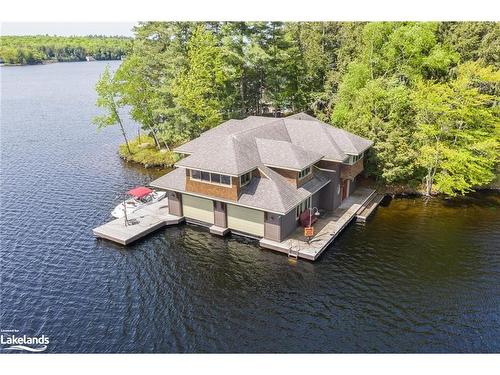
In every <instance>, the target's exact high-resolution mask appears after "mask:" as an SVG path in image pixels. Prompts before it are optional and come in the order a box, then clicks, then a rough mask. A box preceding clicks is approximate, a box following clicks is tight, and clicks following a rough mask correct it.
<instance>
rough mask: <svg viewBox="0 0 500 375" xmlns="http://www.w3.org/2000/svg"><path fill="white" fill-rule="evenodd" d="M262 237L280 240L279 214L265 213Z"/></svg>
mask: <svg viewBox="0 0 500 375" xmlns="http://www.w3.org/2000/svg"><path fill="white" fill-rule="evenodd" d="M264 238H267V239H268V240H273V241H278V242H281V215H278V214H274V213H271V212H266V213H265V216H264Z"/></svg>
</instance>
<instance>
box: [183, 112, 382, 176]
mask: <svg viewBox="0 0 500 375" xmlns="http://www.w3.org/2000/svg"><path fill="white" fill-rule="evenodd" d="M272 141H275V142H272ZM372 144H373V142H371V141H369V140H367V139H364V138H361V137H359V136H357V135H354V134H352V133H349V132H347V131H345V130H342V129H339V128H335V127H333V126H331V125H328V124H325V123H323V122H321V121H318V120H316V119H315V118H314V117H312V116H309V115H307V114H305V113H298V114H296V115H293V116H289V117H286V118H273V117H259V116H250V117H247V118H245V119H243V120H229V121H226V122H224V123H222V124H221V125H219V126H217V127H215V128H213V129H210V130H208V131H206V132H205V133H203V134H202V135H201V136H200V137H198V138H196V139H194V140H192V141H190V142H188V143H186V144H184V145H182V146H179V147H178V148H176V149H175V151H177V152H181V153H188V154H191V155H190V156H188V157H186V158H184V159H182V160H180V161H179V162H178V163H177V164H176V165H177V166H179V167H187V168H196V169H204V170H207V171H213V172H220V173H226V174H230V175H240V174H242V173H245V172H247V171H248V170H250V169H252V168H255V167H256V166H257V165H259V164H261V163H263V164H265V165H272V166H275V167H283V168H293V169H302V168H304V167H306V166H307V165H310V164H311V163H313V162H314V161H316V160H318V159H319V158H321V157H323V158H325V159H329V160H335V161H339V162H341V161H344V160H345V159H346V158H347V157H348V155H349V154H359V153H361V152H363V151H365V150H366V149H367V148H369V147H370V146H371V145H372ZM313 154H314V155H319V157H318V158H316V156H314V157H313ZM309 161H311V163H309V164H307V163H308V162H309Z"/></svg>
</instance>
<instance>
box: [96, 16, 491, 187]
mask: <svg viewBox="0 0 500 375" xmlns="http://www.w3.org/2000/svg"><path fill="white" fill-rule="evenodd" d="M499 68H500V24H499V23H493V22H489V23H488V22H483V23H480V22H458V23H457V22H425V23H422V22H371V23H361V22H359V23H342V22H299V23H295V22H285V23H283V22H255V23H244V22H198V23H193V22H147V23H143V24H140V25H139V26H138V27H137V28H136V29H135V38H134V40H133V43H132V46H131V52H130V53H129V54H128V55H127V58H126V59H125V61H124V62H123V63H122V64H121V65H120V67H119V68H118V70H117V71H116V72H115V73H114V74H111V73H110V72H109V71H107V70H106V71H105V72H104V73H103V75H102V78H101V80H100V82H99V83H98V85H97V91H98V93H99V102H98V104H99V105H100V106H101V107H103V108H105V109H106V113H105V114H104V115H103V116H101V117H99V118H96V119H95V122H96V123H97V124H98V125H100V126H103V125H111V124H115V123H116V124H120V118H119V115H118V113H119V108H121V107H126V108H129V109H130V114H131V117H132V118H133V119H134V120H135V121H137V122H138V123H139V124H140V126H141V128H142V130H143V132H144V133H147V136H148V138H144V137H141V138H143V139H142V140H132V141H130V140H129V139H128V138H126V134H125V131H124V130H123V128H122V130H123V135H124V137H125V144H124V145H123V146H122V147H121V148H120V154H121V155H122V156H123V157H124V158H126V159H128V160H135V161H139V162H142V163H143V164H148V165H163V166H168V165H171V164H172V163H173V162H174V161H175V159H174V156H173V154H172V152H171V151H170V150H171V149H172V148H173V147H175V146H176V145H179V144H181V143H183V142H186V141H187V140H189V139H192V138H194V137H197V136H198V135H199V134H201V133H202V132H203V131H205V130H207V129H209V128H211V127H213V126H216V125H218V124H220V123H221V122H223V121H224V120H227V119H231V118H244V117H247V116H249V115H263V114H264V115H265V114H270V115H285V114H287V113H293V112H299V111H308V112H309V113H311V114H312V115H314V116H315V117H317V118H318V119H320V120H322V121H325V122H327V123H330V124H332V125H335V126H337V127H341V128H344V129H346V130H349V131H351V132H353V133H356V134H359V135H361V136H363V137H366V138H369V139H371V140H373V141H374V147H373V149H372V151H371V152H370V153H369V154H368V155H367V156H366V161H365V163H366V172H367V175H368V176H370V177H372V178H373V179H374V180H375V181H376V182H377V183H378V184H380V185H383V186H392V187H396V186H400V187H402V189H404V190H407V191H410V190H413V191H420V192H423V193H425V194H432V193H443V194H446V195H450V196H455V195H457V194H465V193H467V192H469V191H471V190H473V189H475V188H477V187H481V186H485V185H487V184H489V183H491V182H492V181H493V180H494V179H495V178H496V175H497V172H496V170H497V167H498V154H499V132H500V121H499V114H500V112H499V108H500V107H499V98H500V96H499V95H500V71H499ZM214 152H216V150H214Z"/></svg>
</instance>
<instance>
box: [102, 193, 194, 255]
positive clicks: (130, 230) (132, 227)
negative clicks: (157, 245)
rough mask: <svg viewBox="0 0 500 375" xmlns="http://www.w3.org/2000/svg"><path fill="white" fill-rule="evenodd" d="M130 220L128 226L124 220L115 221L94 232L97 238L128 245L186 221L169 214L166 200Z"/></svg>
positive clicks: (136, 214)
mask: <svg viewBox="0 0 500 375" xmlns="http://www.w3.org/2000/svg"><path fill="white" fill-rule="evenodd" d="M128 219H129V224H128V225H125V219H123V218H122V219H115V220H112V221H110V222H108V223H106V224H104V225H101V226H99V227H97V228H94V229H93V230H92V232H93V233H94V236H96V237H99V238H104V239H107V240H110V241H114V242H117V243H119V244H122V245H128V244H130V243H132V242H134V241H136V240H138V239H139V238H142V237H144V236H146V235H148V234H149V233H151V232H154V231H156V230H157V229H159V228H161V227H164V226H166V225H175V224H178V223H180V222H182V221H183V220H184V218H183V217H180V216H176V215H171V214H169V213H168V203H167V201H166V200H164V201H160V202H157V203H153V204H151V205H149V206H146V207H144V208H142V209H140V210H138V211H137V212H135V213H133V214H131V215H129V217H128Z"/></svg>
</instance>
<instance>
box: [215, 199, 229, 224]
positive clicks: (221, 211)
mask: <svg viewBox="0 0 500 375" xmlns="http://www.w3.org/2000/svg"><path fill="white" fill-rule="evenodd" d="M214 224H215V225H217V226H219V227H221V228H227V218H226V204H225V203H224V202H218V201H215V204H214Z"/></svg>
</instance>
